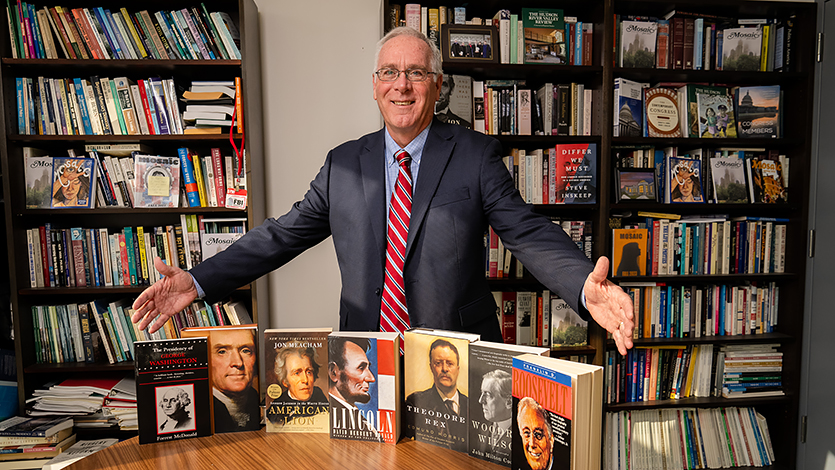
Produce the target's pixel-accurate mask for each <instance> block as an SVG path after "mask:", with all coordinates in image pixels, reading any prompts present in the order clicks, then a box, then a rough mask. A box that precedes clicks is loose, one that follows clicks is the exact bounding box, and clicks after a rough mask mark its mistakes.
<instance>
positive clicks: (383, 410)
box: [328, 331, 402, 444]
mask: <svg viewBox="0 0 835 470" xmlns="http://www.w3.org/2000/svg"><path fill="white" fill-rule="evenodd" d="M328 359H329V361H328V399H329V401H330V417H331V419H330V436H331V439H348V440H355V441H371V442H385V443H388V444H396V443H397V440H398V439H399V438H400V411H401V409H400V396H401V395H400V392H401V385H402V384H401V383H400V377H401V375H400V335H399V334H398V333H385V332H357V331H354V332H351V331H341V332H334V333H331V334H330V336H328Z"/></svg>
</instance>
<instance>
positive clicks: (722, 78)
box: [613, 67, 808, 85]
mask: <svg viewBox="0 0 835 470" xmlns="http://www.w3.org/2000/svg"><path fill="white" fill-rule="evenodd" d="M613 73H614V75H615V76H616V77H625V78H628V79H630V80H635V81H652V82H687V83H689V82H714V83H726V84H738V85H782V84H792V83H795V82H797V81H803V80H806V79H808V74H807V73H805V72H781V73H771V72H737V71H722V70H673V69H639V68H621V67H615V68H614V69H613Z"/></svg>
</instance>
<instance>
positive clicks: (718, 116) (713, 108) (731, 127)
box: [696, 87, 736, 139]
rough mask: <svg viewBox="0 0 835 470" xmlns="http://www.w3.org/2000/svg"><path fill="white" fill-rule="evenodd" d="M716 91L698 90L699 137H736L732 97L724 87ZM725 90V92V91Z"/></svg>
mask: <svg viewBox="0 0 835 470" xmlns="http://www.w3.org/2000/svg"><path fill="white" fill-rule="evenodd" d="M715 91H716V93H699V92H696V107H697V109H698V116H699V118H698V119H699V134H698V135H699V137H703V138H718V137H721V138H733V139H735V138H736V121H735V120H734V105H733V102H732V99H731V97H730V96H728V94H727V90H725V89H724V88H723V87H720V89H718V90H715ZM723 91H724V93H723Z"/></svg>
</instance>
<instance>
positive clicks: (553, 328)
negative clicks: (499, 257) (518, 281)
mask: <svg viewBox="0 0 835 470" xmlns="http://www.w3.org/2000/svg"><path fill="white" fill-rule="evenodd" d="M493 296H494V298H495V300H496V304H497V305H498V306H499V314H500V324H501V326H502V337H503V338H504V342H505V344H522V345H529V346H542V347H551V348H560V347H565V346H586V345H588V321H586V320H584V319H582V318H581V317H580V316H579V315H578V314H577V312H575V311H574V310H573V309H572V308H571V307H570V306H569V305H568V303H567V302H566V301H565V300H563V299H561V298H559V297H558V296H557V295H556V294H554V293H552V292H550V291H548V290H543V291H538V292H532V291H504V292H498V291H497V292H493Z"/></svg>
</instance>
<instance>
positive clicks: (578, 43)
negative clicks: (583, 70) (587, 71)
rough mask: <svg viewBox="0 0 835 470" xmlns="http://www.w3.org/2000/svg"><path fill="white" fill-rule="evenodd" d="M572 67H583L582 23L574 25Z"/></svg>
mask: <svg viewBox="0 0 835 470" xmlns="http://www.w3.org/2000/svg"><path fill="white" fill-rule="evenodd" d="M574 65H583V22H582V21H578V22H577V24H575V25H574Z"/></svg>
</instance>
